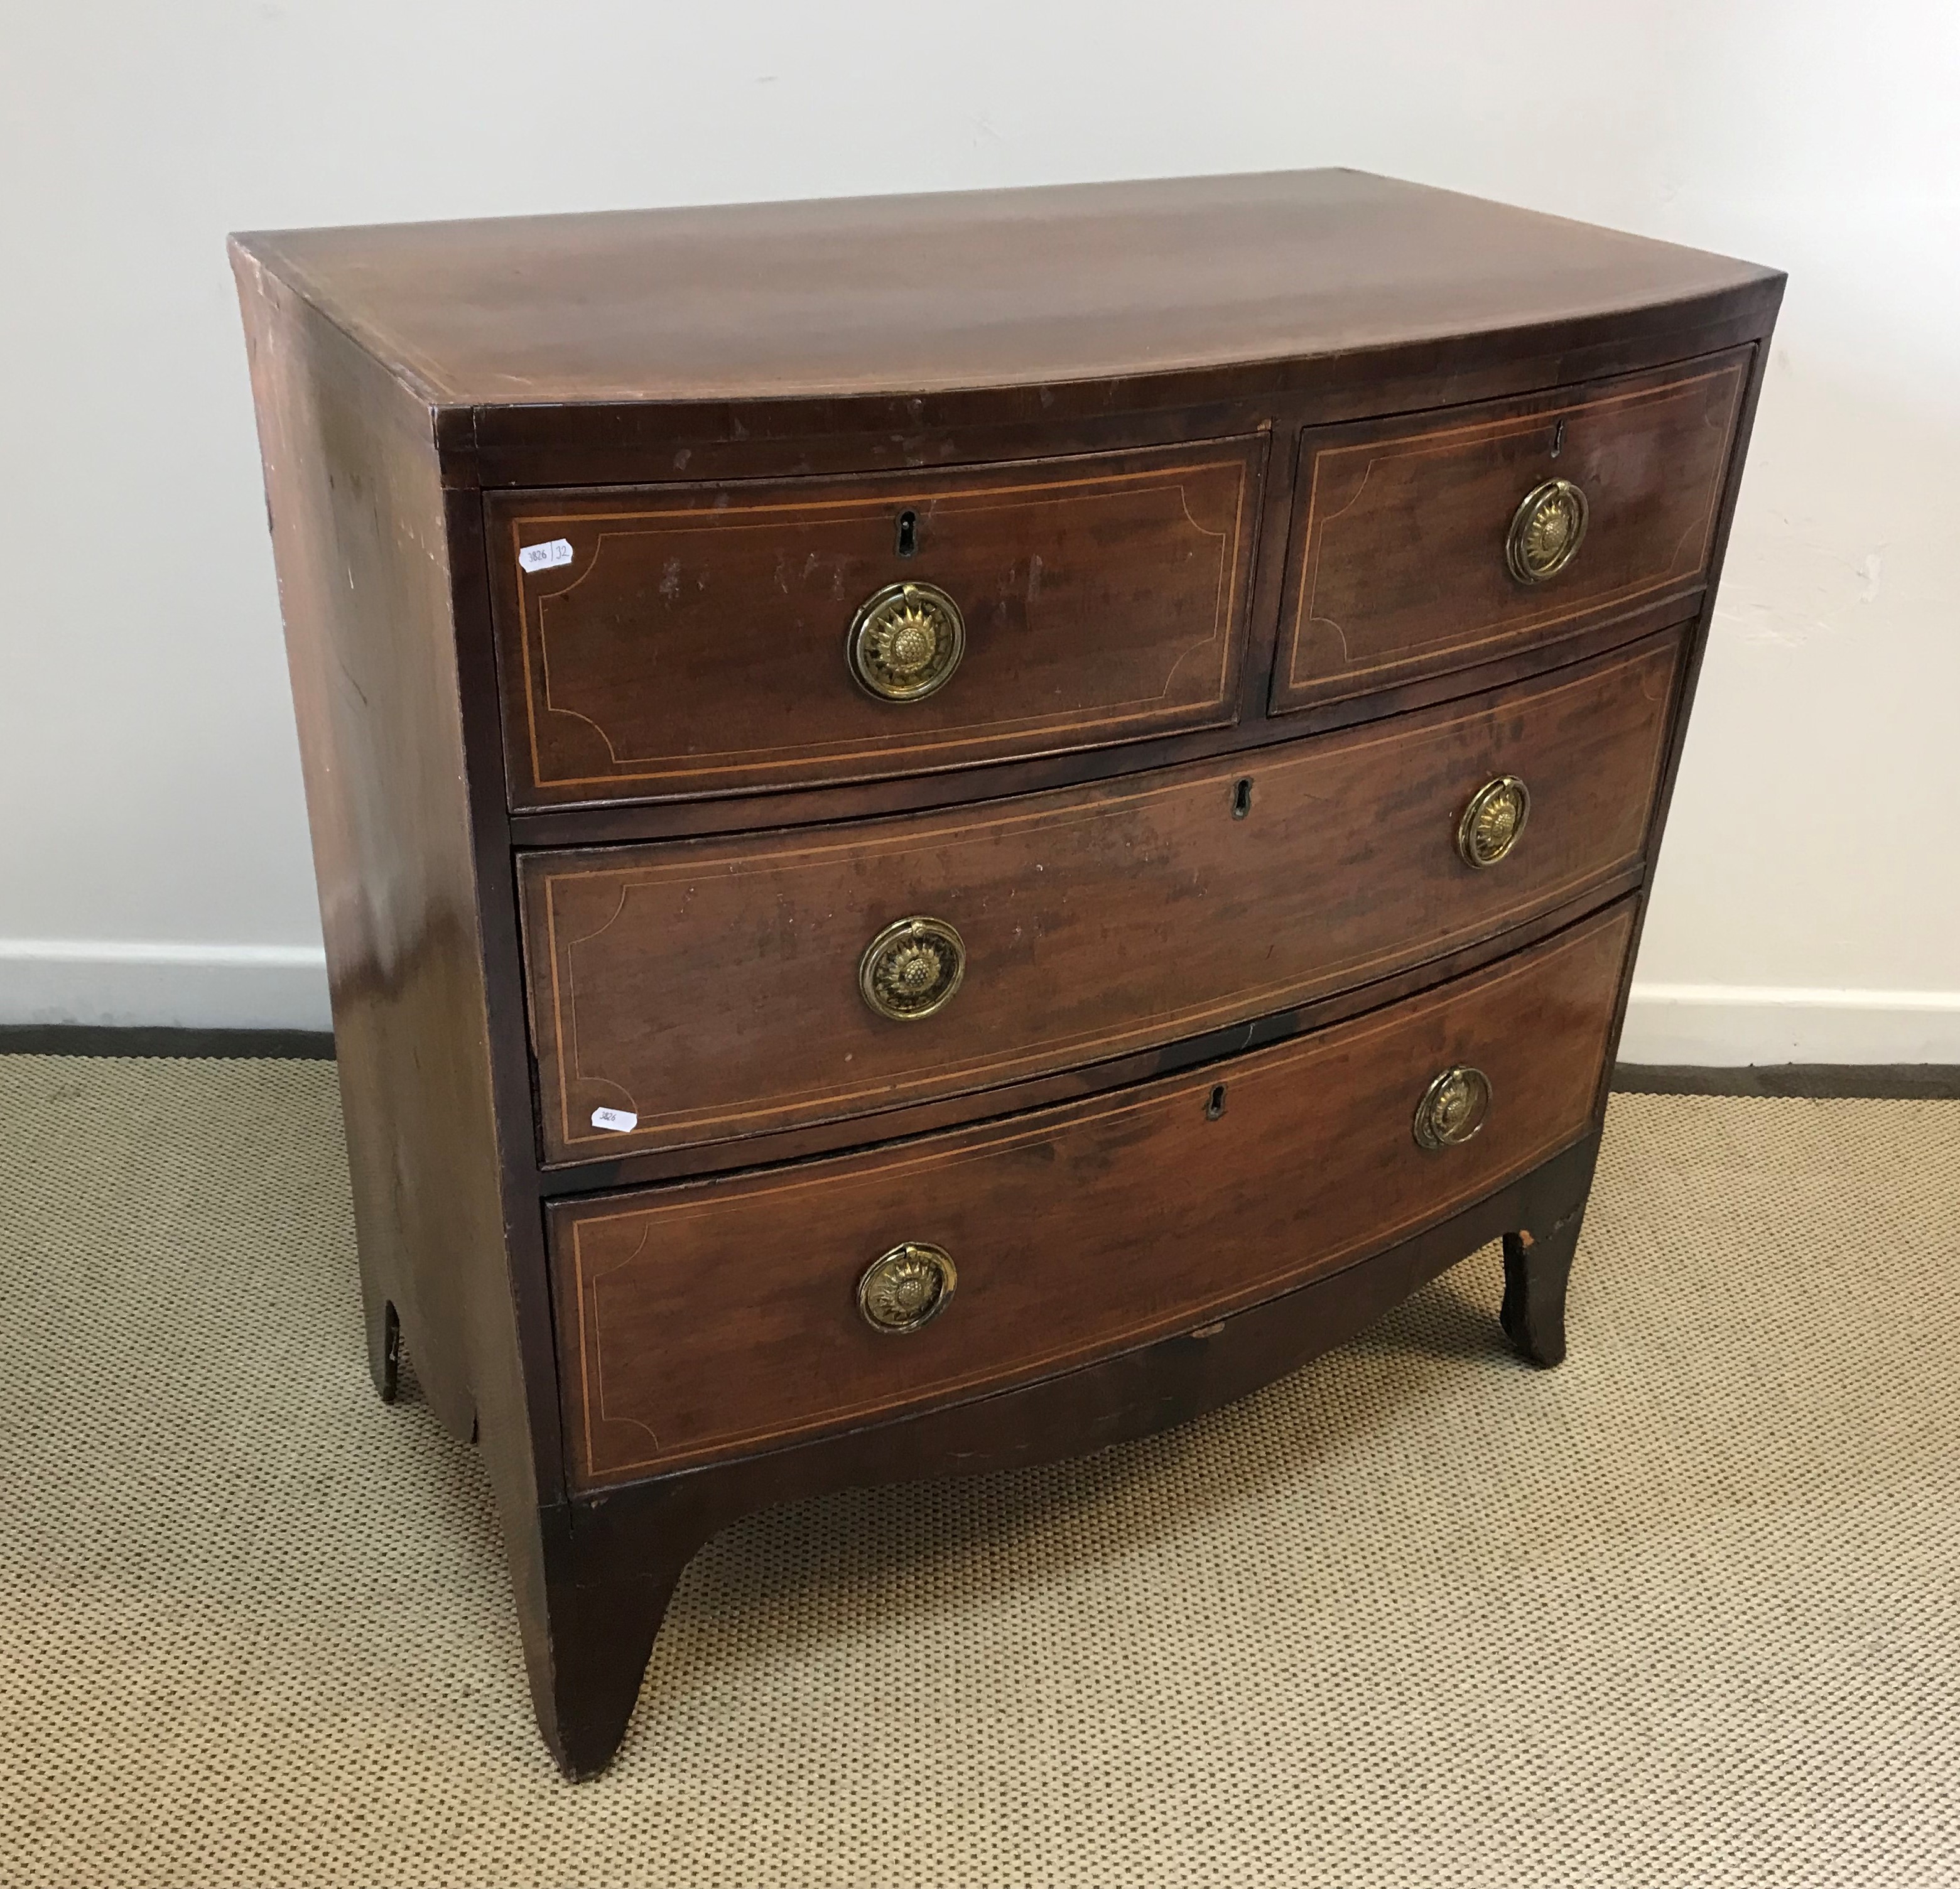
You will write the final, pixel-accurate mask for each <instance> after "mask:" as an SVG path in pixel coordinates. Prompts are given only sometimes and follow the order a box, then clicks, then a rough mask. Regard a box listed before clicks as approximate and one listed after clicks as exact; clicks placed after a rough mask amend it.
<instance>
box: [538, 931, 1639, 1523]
mask: <svg viewBox="0 0 1960 1889" xmlns="http://www.w3.org/2000/svg"><path fill="white" fill-rule="evenodd" d="M1631 929H1632V911H1631V905H1630V904H1629V903H1622V904H1621V905H1618V906H1615V907H1613V908H1609V909H1608V911H1606V912H1605V913H1602V914H1599V916H1597V917H1594V918H1593V919H1590V920H1588V921H1585V922H1584V923H1583V924H1580V925H1578V926H1577V927H1573V929H1571V930H1568V931H1566V932H1564V933H1559V934H1558V935H1557V936H1556V937H1554V938H1553V939H1551V940H1549V941H1548V942H1547V943H1545V944H1543V945H1541V946H1537V947H1535V949H1532V950H1530V951H1528V952H1523V953H1520V954H1519V956H1516V957H1514V958H1511V959H1507V960H1504V961H1503V962H1501V963H1500V964H1498V965H1495V966H1494V967H1492V968H1490V969H1488V970H1486V971H1484V972H1479V973H1478V974H1477V975H1474V976H1472V977H1468V978H1462V979H1459V980H1458V981H1456V982H1453V983H1451V984H1444V985H1443V986H1440V987H1438V988H1437V989H1435V990H1433V991H1427V992H1424V993H1423V994H1421V995H1419V996H1417V997H1411V998H1408V999H1406V1000H1404V1001H1403V1002H1402V1003H1397V1004H1394V1005H1392V1006H1390V1007H1388V1008H1386V1009H1385V1010H1380V1011H1378V1012H1376V1013H1374V1014H1373V1015H1370V1016H1363V1017H1361V1018H1358V1019H1355V1020H1354V1021H1352V1022H1348V1023H1344V1024H1341V1025H1339V1026H1336V1027H1335V1028H1333V1029H1328V1030H1325V1031H1323V1032H1319V1033H1318V1034H1316V1035H1311V1036H1306V1037H1301V1038H1296V1039H1295V1040H1293V1041H1291V1042H1289V1043H1286V1044H1283V1045H1278V1046H1277V1047H1275V1048H1271V1049H1267V1050H1262V1051H1254V1052H1252V1053H1251V1054H1246V1055H1244V1056H1241V1057H1235V1058H1233V1059H1231V1060H1230V1061H1225V1062H1221V1063H1216V1064H1212V1065H1211V1066H1210V1067H1209V1068H1208V1069H1205V1070H1199V1071H1196V1072H1192V1073H1185V1074H1184V1075H1182V1076H1176V1077H1173V1078H1167V1079H1166V1080H1161V1081H1157V1082H1153V1083H1145V1084H1143V1085H1141V1086H1138V1087H1136V1088H1134V1089H1124V1090H1119V1091H1118V1092H1115V1093H1114V1094H1112V1095H1109V1096H1101V1097H1098V1098H1096V1099H1094V1100H1093V1101H1090V1102H1077V1103H1073V1104H1070V1105H1067V1106H1065V1107H1062V1108H1050V1109H1044V1110H1041V1111H1037V1112H1036V1113H1035V1114H1033V1115H1029V1116H1025V1117H1021V1118H1014V1119H1010V1120H1009V1121H1004V1122H1001V1123H998V1124H990V1125H988V1126H987V1127H983V1128H969V1129H965V1130H962V1131H958V1132H956V1133H953V1134H943V1135H934V1136H926V1137H921V1138H920V1139H918V1140H915V1141H911V1142H907V1143H901V1144H899V1145H896V1146H893V1147H891V1148H889V1149H885V1150H877V1151H876V1152H873V1153H868V1154H862V1155H854V1156H848V1157H845V1158H842V1159H833V1160H824V1161H816V1162H809V1163H807V1164H806V1165H804V1166H800V1167H791V1168H788V1169H776V1170H774V1171H772V1172H766V1173H762V1174H756V1175H739V1176H736V1177H733V1178H729V1179H726V1180H718V1181H707V1182H702V1183H696V1184H693V1185H676V1186H673V1187H669V1188H654V1189H648V1190H646V1191H641V1192H639V1193H636V1194H624V1195H615V1196H612V1197H598V1198H590V1199H585V1200H578V1201H561V1202H558V1203H557V1204H554V1205H553V1206H552V1207H551V1208H550V1209H549V1244H550V1251H551V1264H552V1280H553V1292H554V1293H555V1299H556V1304H557V1330H558V1334H559V1344H560V1346H561V1357H560V1363H561V1372H560V1379H561V1384H562V1394H563V1396H564V1398H565V1406H566V1408H565V1417H566V1434H567V1436H568V1438H569V1439H571V1452H572V1456H573V1463H572V1468H573V1474H574V1478H575V1480H577V1481H578V1482H579V1483H580V1484H582V1485H584V1486H585V1487H590V1486H592V1485H593V1484H601V1483H606V1482H609V1481H616V1480H624V1479H625V1478H628V1477H633V1476H636V1475H644V1474H651V1473H653V1472H654V1471H660V1470H663V1469H668V1468H678V1467H680V1466H681V1465H683V1464H689V1463H694V1462H698V1461H704V1460H706V1459H708V1458H714V1457H715V1456H718V1455H724V1454H727V1453H729V1452H734V1451H738V1450H746V1449H755V1448H756V1447H759V1446H762V1445H768V1444H772V1443H776V1442H788V1441H790V1440H791V1439H795V1438H798V1437H800V1436H806V1435H808V1434H810V1433H814V1432H818V1431H821V1430H825V1429H835V1428H838V1427H840V1426H844V1425H846V1424H853V1423H864V1422H867V1421H870V1420H875V1419H877V1418H880V1417H889V1416H893V1415H895V1414H899V1413H902V1412H903V1411H905V1410H909V1409H914V1408H917V1407H921V1406H924V1405H926V1404H931V1403H934V1402H940V1401H946V1400H947V1399H950V1398H956V1397H960V1396H969V1395H973V1394H978V1393H980V1392H982V1391H987V1390H990V1389H995V1388H1002V1387H1004V1386H1005V1385H1009V1384H1011V1383H1014V1382H1020V1381H1023V1380H1026V1379H1029V1378H1032V1377H1035V1376H1038V1375H1045V1374H1048V1373H1051V1372H1057V1371H1061V1370H1064V1369H1068V1368H1069V1367H1071V1366H1075V1365H1078V1364H1083V1363H1088V1362H1090V1360H1093V1359H1095V1358H1096V1357H1099V1356H1106V1355H1108V1354H1109V1353H1112V1352H1114V1351H1118V1350H1123V1349H1125V1348H1126V1347H1130V1346H1133V1345H1137V1344H1144V1343H1147V1342H1148V1341H1149V1340H1152V1339H1154V1338H1157V1337H1163V1336H1165V1335H1166V1334H1169V1333H1173V1332H1176V1331H1180V1330H1189V1329H1192V1328H1194V1327H1195V1326H1197V1325H1201V1324H1202V1323H1204V1322H1205V1321H1208V1320H1209V1319H1211V1318H1216V1317H1218V1316H1220V1315H1224V1314H1226V1313H1229V1312H1233V1311H1235V1310H1237V1309H1241V1308H1243V1307H1244V1306H1246V1305H1251V1304H1253V1303H1255V1302H1258V1300H1260V1299H1265V1298H1269V1297H1271V1296H1273V1295H1274V1294H1275V1293H1280V1292H1283V1291H1284V1290H1287V1288H1288V1287H1290V1286H1295V1285H1297V1284H1300V1283H1302V1282H1303V1281H1304V1280H1307V1279H1309V1278H1311V1277H1314V1276H1315V1275H1316V1274H1322V1273H1326V1272H1330V1271H1332V1270H1335V1269H1336V1268H1337V1267H1340V1266H1342V1265H1344V1264H1348V1262H1350V1261H1354V1260H1356V1259H1358V1258H1361V1257H1363V1255H1366V1254H1367V1253H1369V1252H1371V1251H1378V1250H1379V1249H1380V1248H1383V1247H1386V1246H1388V1245H1391V1244H1392V1243H1393V1242H1395V1241H1396V1240H1397V1239H1402V1238H1403V1237H1405V1236H1406V1235H1409V1234H1411V1233H1413V1232H1416V1231H1418V1229H1421V1227H1423V1226H1426V1225H1429V1224H1431V1223H1434V1222H1436V1221H1437V1220H1441V1219H1443V1218H1445V1217H1446V1216H1448V1215H1449V1213H1452V1212H1453V1211H1455V1210H1457V1209H1459V1208H1460V1207H1465V1206H1468V1205H1469V1204H1471V1203H1472V1202H1473V1201H1476V1200H1478V1199H1480V1198H1481V1197H1483V1196H1484V1195H1485V1194H1488V1193H1490V1192H1491V1191H1494V1189H1496V1188H1498V1187H1500V1186H1502V1185H1503V1184H1504V1183H1505V1182H1507V1181H1509V1180H1510V1179H1512V1178H1514V1177H1516V1175H1520V1174H1522V1173H1523V1172H1526V1170H1527V1169H1530V1168H1532V1166H1535V1165H1536V1164H1537V1163H1538V1162H1540V1161H1542V1160H1543V1159H1546V1158H1547V1157H1548V1156H1551V1154H1553V1153H1556V1152H1557V1151H1558V1150H1559V1149H1561V1147H1564V1146H1567V1144H1569V1143H1571V1142H1572V1141H1573V1140H1577V1138H1578V1137H1579V1136H1580V1135H1581V1134H1583V1133H1584V1132H1585V1131H1586V1128H1587V1127H1588V1126H1589V1124H1590V1123H1591V1121H1592V1120H1593V1115H1594V1111H1595V1109H1596V1106H1597V1102H1598V1098H1599V1092H1600V1088H1601V1078H1602V1075H1603V1073H1604V1065H1605V1054H1606V1047H1607V1039H1608V1034H1609V1032H1610V1030H1611V1028H1612V1019H1613V1015H1614V1010H1615V998H1616V996H1617V994H1618V986H1619V981H1620V977H1621V968H1622V965H1623V963H1624V959H1625V956H1626V951H1627V946H1628V940H1629V938H1630V937H1631ZM1459 1137H1467V1138H1459Z"/></svg>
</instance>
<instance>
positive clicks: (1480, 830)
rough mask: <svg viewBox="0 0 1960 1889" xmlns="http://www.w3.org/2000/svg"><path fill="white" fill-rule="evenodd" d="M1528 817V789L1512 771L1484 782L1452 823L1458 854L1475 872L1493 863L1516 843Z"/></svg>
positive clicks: (1505, 854)
mask: <svg viewBox="0 0 1960 1889" xmlns="http://www.w3.org/2000/svg"><path fill="white" fill-rule="evenodd" d="M1530 818H1531V790H1530V789H1529V788H1528V787H1526V785H1525V784H1524V783H1523V781H1520V780H1519V778H1518V777H1517V776H1516V774H1499V775H1498V776H1497V778H1496V779H1495V780H1494V781H1485V782H1484V784H1483V785H1482V786H1481V787H1479V788H1478V790H1477V791H1476V792H1475V793H1473V794H1472V795H1471V797H1470V804H1469V805H1468V806H1466V807H1465V809H1463V817H1462V819H1460V820H1459V821H1458V822H1456V851H1457V854H1458V856H1459V857H1460V858H1461V859H1462V861H1463V863H1464V864H1465V865H1466V866H1468V867H1474V868H1475V869H1476V870H1478V871H1479V872H1481V871H1482V870H1484V868H1485V867H1489V866H1494V865H1496V864H1497V862H1498V860H1500V859H1503V858H1504V857H1507V855H1508V854H1510V850H1511V848H1513V847H1514V846H1515V845H1516V844H1517V843H1518V838H1519V835H1521V834H1522V833H1523V832H1524V830H1525V822H1526V820H1528V819H1530Z"/></svg>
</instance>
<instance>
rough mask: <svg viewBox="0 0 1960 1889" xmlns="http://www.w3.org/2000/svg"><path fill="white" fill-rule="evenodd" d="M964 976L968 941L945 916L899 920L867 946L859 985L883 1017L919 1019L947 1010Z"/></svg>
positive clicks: (860, 964) (900, 1020) (901, 1020)
mask: <svg viewBox="0 0 1960 1889" xmlns="http://www.w3.org/2000/svg"><path fill="white" fill-rule="evenodd" d="M965 976H966V940H964V939H963V938H962V937H960V935H959V933H958V932H956V930H953V927H952V926H950V925H949V924H947V922H946V921H945V920H944V919H943V918H901V919H900V920H899V921H898V923H897V924H895V925H887V926H886V927H885V928H884V930H883V931H881V932H880V933H878V935H877V937H875V938H873V940H871V942H870V943H869V944H868V945H867V946H865V947H864V956H863V957H862V958H861V959H859V960H858V991H859V994H861V996H862V997H864V1001H865V1002H866V1003H868V1004H869V1005H870V1007H871V1008H872V1009H873V1010H875V1011H877V1013H878V1014H879V1015H880V1016H888V1017H889V1018H890V1019H892V1021H893V1022H894V1023H916V1022H918V1021H919V1020H920V1019H921V1018H923V1017H928V1016H931V1015H932V1014H933V1013H934V1012H935V1011H937V1010H944V1009H945V1007H947V1004H949V1003H951V1002H952V1000H953V993H954V991H957V990H958V989H959V981H960V979H961V978H963V977H965Z"/></svg>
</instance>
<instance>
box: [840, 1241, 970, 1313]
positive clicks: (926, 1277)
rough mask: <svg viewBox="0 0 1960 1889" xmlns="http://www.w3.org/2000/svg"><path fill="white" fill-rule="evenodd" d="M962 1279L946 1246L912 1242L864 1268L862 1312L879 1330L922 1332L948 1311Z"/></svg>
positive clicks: (860, 1286) (860, 1287) (860, 1296)
mask: <svg viewBox="0 0 1960 1889" xmlns="http://www.w3.org/2000/svg"><path fill="white" fill-rule="evenodd" d="M958 1280H959V1274H957V1273H956V1272H955V1271H954V1270H953V1255H951V1254H950V1253H949V1252H947V1250H946V1249H945V1248H943V1246H929V1245H927V1244H926V1243H925V1242H924V1241H923V1240H915V1239H908V1240H906V1241H905V1242H903V1243H902V1244H901V1245H897V1246H894V1247H893V1248H892V1250H891V1251H889V1252H888V1253H880V1255H878V1257H877V1258H876V1259H874V1260H873V1261H872V1262H871V1263H870V1265H868V1266H867V1267H865V1268H864V1277H863V1278H861V1280H858V1310H859V1311H860V1312H862V1313H863V1314H864V1322H865V1323H866V1324H867V1325H869V1326H870V1328H871V1329H872V1330H873V1331H886V1332H901V1331H918V1328H919V1327H920V1326H921V1325H928V1324H930V1323H931V1321H932V1320H933V1319H934V1318H937V1317H938V1316H939V1315H940V1313H941V1312H943V1311H944V1310H945V1309H946V1302H947V1300H948V1299H950V1298H951V1297H952V1296H953V1286H955V1285H956V1283H958Z"/></svg>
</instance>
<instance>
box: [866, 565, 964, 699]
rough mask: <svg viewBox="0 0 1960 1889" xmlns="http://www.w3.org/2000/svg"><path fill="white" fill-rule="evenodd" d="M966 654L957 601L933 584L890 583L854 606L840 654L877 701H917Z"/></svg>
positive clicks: (937, 687)
mask: <svg viewBox="0 0 1960 1889" xmlns="http://www.w3.org/2000/svg"><path fill="white" fill-rule="evenodd" d="M965 654H966V620H965V619H963V617H962V616H961V615H960V614H959V605H958V604H956V603H954V602H953V599H952V598H950V596H947V594H946V593H945V592H944V591H943V590H940V587H938V585H937V584H886V587H884V589H883V590H877V591H873V593H872V594H871V595H870V596H868V597H867V598H866V599H864V603H861V605H860V606H858V614H857V615H856V616H855V617H854V619H852V621H851V634H850V635H849V636H848V638H846V639H845V645H844V655H845V661H846V662H847V663H848V664H849V665H850V668H851V675H852V676H854V678H855V679H856V680H857V682H858V686H859V687H860V688H863V689H864V690H866V691H867V692H868V693H870V694H871V695H876V696H877V698H879V700H880V701H888V702H915V701H924V699H925V698H926V697H927V696H928V695H932V694H934V693H935V692H937V690H940V689H941V688H944V687H945V686H946V685H947V682H950V680H951V679H952V677H953V671H954V670H955V669H957V668H958V667H959V659H960V657H963V655H965Z"/></svg>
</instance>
